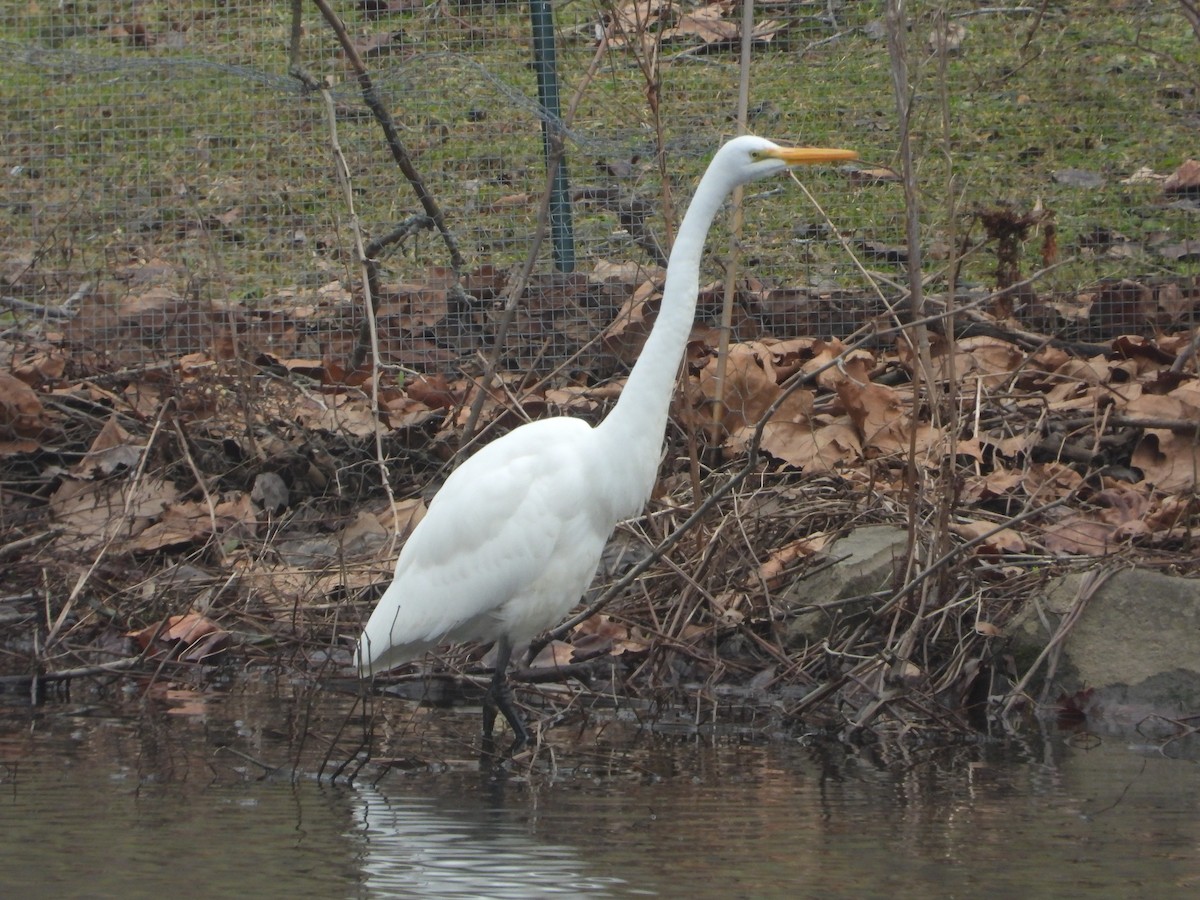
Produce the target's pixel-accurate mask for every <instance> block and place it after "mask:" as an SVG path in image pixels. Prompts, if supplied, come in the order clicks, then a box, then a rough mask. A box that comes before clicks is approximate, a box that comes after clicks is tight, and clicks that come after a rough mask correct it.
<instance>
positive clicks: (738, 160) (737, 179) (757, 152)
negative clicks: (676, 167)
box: [713, 135, 858, 184]
mask: <svg viewBox="0 0 1200 900" xmlns="http://www.w3.org/2000/svg"><path fill="white" fill-rule="evenodd" d="M848 159H858V154H857V153H855V152H854V151H853V150H837V149H831V148H827V147H781V146H779V145H778V144H776V143H773V142H772V141H768V140H767V139H766V138H760V137H755V136H754V135H743V136H742V137H736V138H734V139H733V140H731V141H729V142H728V143H726V144H725V146H723V147H722V148H721V149H720V150H718V151H717V155H716V157H715V158H714V159H713V162H714V164H719V165H720V166H722V168H723V169H724V170H725V171H726V172H727V173H728V175H729V177H730V178H731V179H732V181H733V183H734V184H745V183H746V182H748V181H757V180H758V179H759V178H766V177H767V176H768V175H775V174H777V173H779V172H783V171H786V170H787V169H790V168H791V167H792V166H800V165H805V164H808V163H822V162H836V161H838V160H848Z"/></svg>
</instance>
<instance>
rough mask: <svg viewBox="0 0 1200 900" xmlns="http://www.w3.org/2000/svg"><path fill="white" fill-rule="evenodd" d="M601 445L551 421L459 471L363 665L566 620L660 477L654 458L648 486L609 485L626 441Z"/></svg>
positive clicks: (431, 516)
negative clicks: (608, 546)
mask: <svg viewBox="0 0 1200 900" xmlns="http://www.w3.org/2000/svg"><path fill="white" fill-rule="evenodd" d="M604 445H605V441H604V435H603V433H602V432H599V431H598V430H597V429H594V428H592V427H591V426H590V425H588V424H587V423H586V422H584V421H582V420H580V419H571V418H565V417H563V418H555V419H544V420H541V421H537V422H530V423H529V424H527V425H523V426H521V427H520V428H518V429H516V430H515V431H513V432H511V433H510V434H508V435H507V436H505V437H504V438H503V439H502V440H499V441H494V442H493V443H491V444H488V445H487V446H485V447H483V448H482V449H481V450H480V451H479V452H477V453H476V454H475V455H473V456H472V457H470V458H469V459H468V460H467V461H466V462H464V463H463V464H462V465H461V466H460V467H459V468H458V469H457V470H455V472H454V473H453V474H452V475H451V476H450V477H449V478H448V479H447V480H446V483H445V484H444V485H442V488H441V490H439V491H438V493H437V495H436V496H435V497H434V498H433V501H432V502H431V503H430V505H429V511H428V513H427V514H426V515H425V518H424V519H422V520H421V522H420V523H419V524H418V525H417V527H416V529H414V531H413V533H412V535H410V537H409V539H408V541H407V542H406V543H405V545H404V548H403V549H402V550H401V552H400V558H399V559H398V560H397V562H396V575H395V578H394V579H393V581H392V583H391V585H390V586H389V587H388V589H387V591H386V592H385V593H384V595H383V597H381V598H380V600H379V603H378V605H377V606H376V609H375V613H374V614H373V615H372V616H371V618H370V620H369V621H368V623H367V626H366V628H365V629H364V631H363V634H362V637H361V638H360V641H359V646H360V651H359V659H358V661H357V662H358V665H359V668H360V669H362V670H363V671H364V672H365V673H367V674H369V673H371V672H376V673H377V672H383V671H386V670H388V669H391V668H394V667H395V666H398V665H400V664H401V663H404V662H407V661H409V660H411V659H414V658H416V657H418V656H420V655H421V654H422V653H424V652H425V651H426V650H428V649H430V648H432V647H436V646H438V645H440V644H445V643H455V642H458V641H467V640H492V639H494V638H496V637H498V636H499V635H500V634H507V635H508V636H509V637H510V638H511V639H512V641H513V643H514V644H515V645H516V644H520V643H521V642H523V641H529V640H531V639H532V638H533V637H534V636H536V635H537V634H538V632H540V631H542V630H543V629H545V628H546V627H548V626H549V625H551V624H554V623H556V622H558V621H561V620H562V619H563V618H564V617H565V616H566V614H567V612H568V611H569V610H570V609H571V607H572V606H574V605H575V603H576V602H578V600H579V598H580V597H581V596H582V595H583V593H584V591H586V590H587V588H588V585H589V583H590V582H591V580H592V577H593V576H594V575H595V573H596V569H597V567H598V566H599V563H600V554H601V553H602V552H603V550H604V545H605V543H606V542H607V541H608V538H609V536H610V535H611V534H612V531H613V529H614V528H615V527H616V525H617V523H618V522H620V521H621V520H622V519H625V518H628V517H629V516H632V515H635V514H636V513H637V512H639V511H640V510H641V508H642V506H643V505H644V504H645V502H646V499H647V497H648V496H649V493H650V490H651V487H652V486H653V480H654V468H655V467H656V465H654V466H650V467H649V475H648V476H643V478H642V479H641V481H642V483H641V485H640V486H637V487H634V486H632V485H630V484H629V483H627V482H626V483H622V484H620V485H612V484H606V483H605V482H606V481H607V480H608V476H607V473H608V472H610V471H611V470H612V468H613V459H612V458H611V456H610V454H611V453H613V452H617V453H621V452H622V448H613V447H606V446H604ZM623 450H624V453H626V454H628V453H630V452H632V450H633V448H630V447H626V448H623ZM626 462H628V460H626ZM654 463H655V464H657V457H656V458H655V459H654ZM621 468H622V469H623V470H626V467H625V466H624V465H623V466H622V467H621ZM642 468H643V469H646V468H647V467H646V466H642ZM631 488H632V490H631Z"/></svg>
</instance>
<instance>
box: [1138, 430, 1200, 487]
mask: <svg viewBox="0 0 1200 900" xmlns="http://www.w3.org/2000/svg"><path fill="white" fill-rule="evenodd" d="M1130 462H1131V463H1132V464H1133V465H1134V466H1136V467H1137V468H1139V469H1141V470H1142V474H1143V475H1144V476H1145V478H1146V480H1147V481H1148V482H1150V483H1151V484H1153V485H1154V486H1155V487H1156V488H1158V490H1160V491H1164V492H1166V493H1188V492H1190V491H1192V490H1194V489H1195V487H1196V484H1197V475H1200V444H1198V443H1197V441H1196V438H1195V437H1194V436H1191V435H1183V434H1175V433H1174V432H1172V431H1167V430H1166V429H1162V428H1148V429H1146V433H1145V434H1143V435H1142V439H1141V440H1140V441H1138V445H1137V447H1136V448H1135V449H1134V451H1133V456H1132V457H1131V459H1130Z"/></svg>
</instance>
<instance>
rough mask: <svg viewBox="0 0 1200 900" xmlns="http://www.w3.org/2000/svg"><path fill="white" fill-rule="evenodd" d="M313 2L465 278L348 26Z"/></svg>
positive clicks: (319, 0)
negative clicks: (336, 40) (352, 70)
mask: <svg viewBox="0 0 1200 900" xmlns="http://www.w3.org/2000/svg"><path fill="white" fill-rule="evenodd" d="M313 2H314V3H316V5H317V8H318V9H319V10H320V11H321V15H322V16H324V17H325V21H326V22H328V23H329V27H330V28H332V29H333V33H334V34H336V35H337V39H338V43H339V44H341V46H342V52H343V53H345V54H346V59H347V61H348V62H349V63H350V67H351V68H352V69H354V74H355V75H356V76H357V78H358V85H359V87H360V88H361V90H362V95H363V102H365V103H366V104H367V108H368V109H370V110H371V113H372V114H373V115H374V116H375V119H376V121H377V122H379V126H380V128H382V129H383V134H384V137H385V138H386V139H387V145H388V149H390V150H391V152H392V158H393V159H394V160H395V161H396V165H398V166H399V167H400V171H401V172H403V173H404V177H405V178H407V179H408V183H409V185H410V186H411V187H412V189H413V193H415V194H416V195H417V200H418V202H420V204H421V208H422V209H424V210H425V214H426V215H427V216H429V218H431V219H432V220H433V223H434V225H435V226H437V230H438V234H440V235H441V237H442V241H443V242H444V243H445V244H446V250H447V251H448V252H449V254H450V265H451V267H452V268H453V269H454V273H455V274H456V275H459V274H461V273H462V271H463V269H465V268H466V261H465V260H464V259H463V255H462V252H461V251H460V250H459V248H458V240H457V238H455V237H454V235H453V233H451V231H450V229H449V227H448V226H447V225H446V219H445V216H443V215H442V210H441V207H440V206H438V203H437V200H435V199H434V197H433V195H432V194H431V193H429V189H428V188H427V187H426V186H425V180H424V179H423V178H422V177H421V175H420V173H419V172H418V171H417V167H416V166H415V165H414V164H413V161H412V157H411V156H409V153H408V148H407V147H405V145H404V142H403V141H402V140H401V139H400V132H399V130H398V129H397V128H396V123H395V121H394V120H393V119H392V114H391V112H389V111H388V108H387V105H386V104H385V103H384V102H383V99H382V98H381V97H380V96H379V92H378V91H377V90H376V89H375V84H374V82H372V81H371V75H370V73H369V72H368V71H367V67H366V66H365V65H364V64H363V61H362V57H360V56H359V55H358V50H357V49H356V48H355V46H354V42H353V41H352V40H351V39H350V34H349V33H348V32H347V31H346V26H345V23H343V22H342V20H341V18H339V17H338V15H337V13H335V12H334V11H333V9H332V8H331V7H330V6H329V3H328V2H327V0H313ZM293 74H294V75H295V74H297V73H296V72H295V70H293Z"/></svg>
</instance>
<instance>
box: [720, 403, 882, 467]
mask: <svg viewBox="0 0 1200 900" xmlns="http://www.w3.org/2000/svg"><path fill="white" fill-rule="evenodd" d="M749 437H750V435H749V433H746V434H745V435H739V443H740V445H742V446H744V444H745V443H746V442H747V441H748V440H749ZM731 443H732V442H731ZM762 449H763V450H765V451H766V452H767V453H770V454H771V455H772V456H774V457H776V458H777V459H782V460H783V461H784V462H786V463H787V464H788V465H791V466H795V467H797V468H800V469H803V470H804V471H806V472H834V471H837V470H839V469H841V468H842V467H843V466H846V465H852V464H855V463H858V462H861V461H862V459H863V449H862V445H861V444H860V443H859V439H858V433H857V432H856V431H855V430H854V428H853V427H852V426H851V424H850V421H849V419H848V418H845V417H842V418H839V419H838V420H836V421H834V422H830V423H828V424H820V425H814V424H810V423H808V422H788V421H778V420H777V419H774V418H773V419H772V420H771V421H770V422H768V423H767V424H766V426H765V427H764V428H763V433H762Z"/></svg>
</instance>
